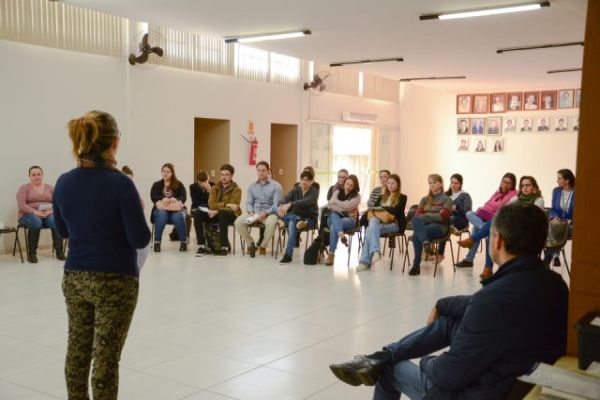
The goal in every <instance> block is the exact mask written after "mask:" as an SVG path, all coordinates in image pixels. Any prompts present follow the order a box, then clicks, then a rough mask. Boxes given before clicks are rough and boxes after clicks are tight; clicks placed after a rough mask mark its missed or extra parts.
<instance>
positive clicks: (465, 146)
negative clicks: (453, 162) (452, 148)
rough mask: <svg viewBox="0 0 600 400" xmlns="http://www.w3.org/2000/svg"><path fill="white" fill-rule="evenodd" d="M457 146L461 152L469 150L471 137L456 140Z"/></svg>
mask: <svg viewBox="0 0 600 400" xmlns="http://www.w3.org/2000/svg"><path fill="white" fill-rule="evenodd" d="M456 148H457V151H458V152H459V153H467V152H468V151H469V138H468V137H460V138H458V139H457V140H456Z"/></svg>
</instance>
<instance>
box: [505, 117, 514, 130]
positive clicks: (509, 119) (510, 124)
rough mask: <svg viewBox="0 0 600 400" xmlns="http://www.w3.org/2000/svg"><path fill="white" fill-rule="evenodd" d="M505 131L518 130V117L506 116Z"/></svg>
mask: <svg viewBox="0 0 600 400" xmlns="http://www.w3.org/2000/svg"><path fill="white" fill-rule="evenodd" d="M503 125H504V133H516V132H517V119H516V118H513V117H504V122H503Z"/></svg>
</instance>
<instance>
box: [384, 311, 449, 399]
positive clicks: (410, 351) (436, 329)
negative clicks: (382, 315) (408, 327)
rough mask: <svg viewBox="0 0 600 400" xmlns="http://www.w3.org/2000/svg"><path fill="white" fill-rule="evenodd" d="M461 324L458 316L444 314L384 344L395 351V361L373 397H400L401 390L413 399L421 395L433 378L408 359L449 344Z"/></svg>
mask: <svg viewBox="0 0 600 400" xmlns="http://www.w3.org/2000/svg"><path fill="white" fill-rule="evenodd" d="M459 324H460V320H459V319H455V318H448V317H444V316H441V317H439V318H438V319H436V320H435V321H433V322H432V323H431V324H430V325H427V326H426V327H424V328H421V329H419V330H417V331H415V332H413V333H411V334H409V335H407V336H405V337H404V338H402V339H400V340H399V341H397V342H394V343H390V344H388V345H387V346H385V347H384V349H385V350H388V351H389V352H390V353H391V355H392V362H391V363H390V364H389V366H387V367H386V369H385V370H384V372H383V374H382V375H381V376H380V377H379V379H378V380H377V385H376V386H375V392H374V393H373V400H397V399H399V398H400V394H401V393H403V394H405V395H406V396H408V397H409V398H411V399H412V400H420V399H422V398H423V397H424V396H425V393H426V392H427V390H428V389H429V388H430V387H431V382H429V380H428V379H427V376H426V375H425V374H424V373H423V371H421V369H420V368H419V366H418V365H415V364H413V363H412V362H410V361H408V360H410V359H412V358H418V357H423V356H427V355H430V354H431V353H433V352H436V351H438V350H441V349H443V348H445V347H447V346H449V345H450V342H451V341H452V337H453V336H454V334H455V333H456V330H457V329H458V326H459Z"/></svg>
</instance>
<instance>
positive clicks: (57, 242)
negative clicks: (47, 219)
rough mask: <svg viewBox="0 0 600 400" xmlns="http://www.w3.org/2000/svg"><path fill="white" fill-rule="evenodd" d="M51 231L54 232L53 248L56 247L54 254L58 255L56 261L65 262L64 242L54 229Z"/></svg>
mask: <svg viewBox="0 0 600 400" xmlns="http://www.w3.org/2000/svg"><path fill="white" fill-rule="evenodd" d="M51 231H52V246H53V247H54V254H55V255H56V259H57V260H60V261H64V259H65V252H64V251H63V240H62V238H61V237H60V236H59V235H58V233H56V231H55V230H54V229H52V230H51Z"/></svg>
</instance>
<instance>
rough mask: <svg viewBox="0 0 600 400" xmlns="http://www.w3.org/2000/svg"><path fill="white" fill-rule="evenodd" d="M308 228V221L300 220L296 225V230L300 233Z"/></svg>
mask: <svg viewBox="0 0 600 400" xmlns="http://www.w3.org/2000/svg"><path fill="white" fill-rule="evenodd" d="M307 226H308V223H307V222H306V221H303V220H300V221H298V223H297V224H296V229H298V230H299V231H301V230H302V229H304V228H306V227H307Z"/></svg>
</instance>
